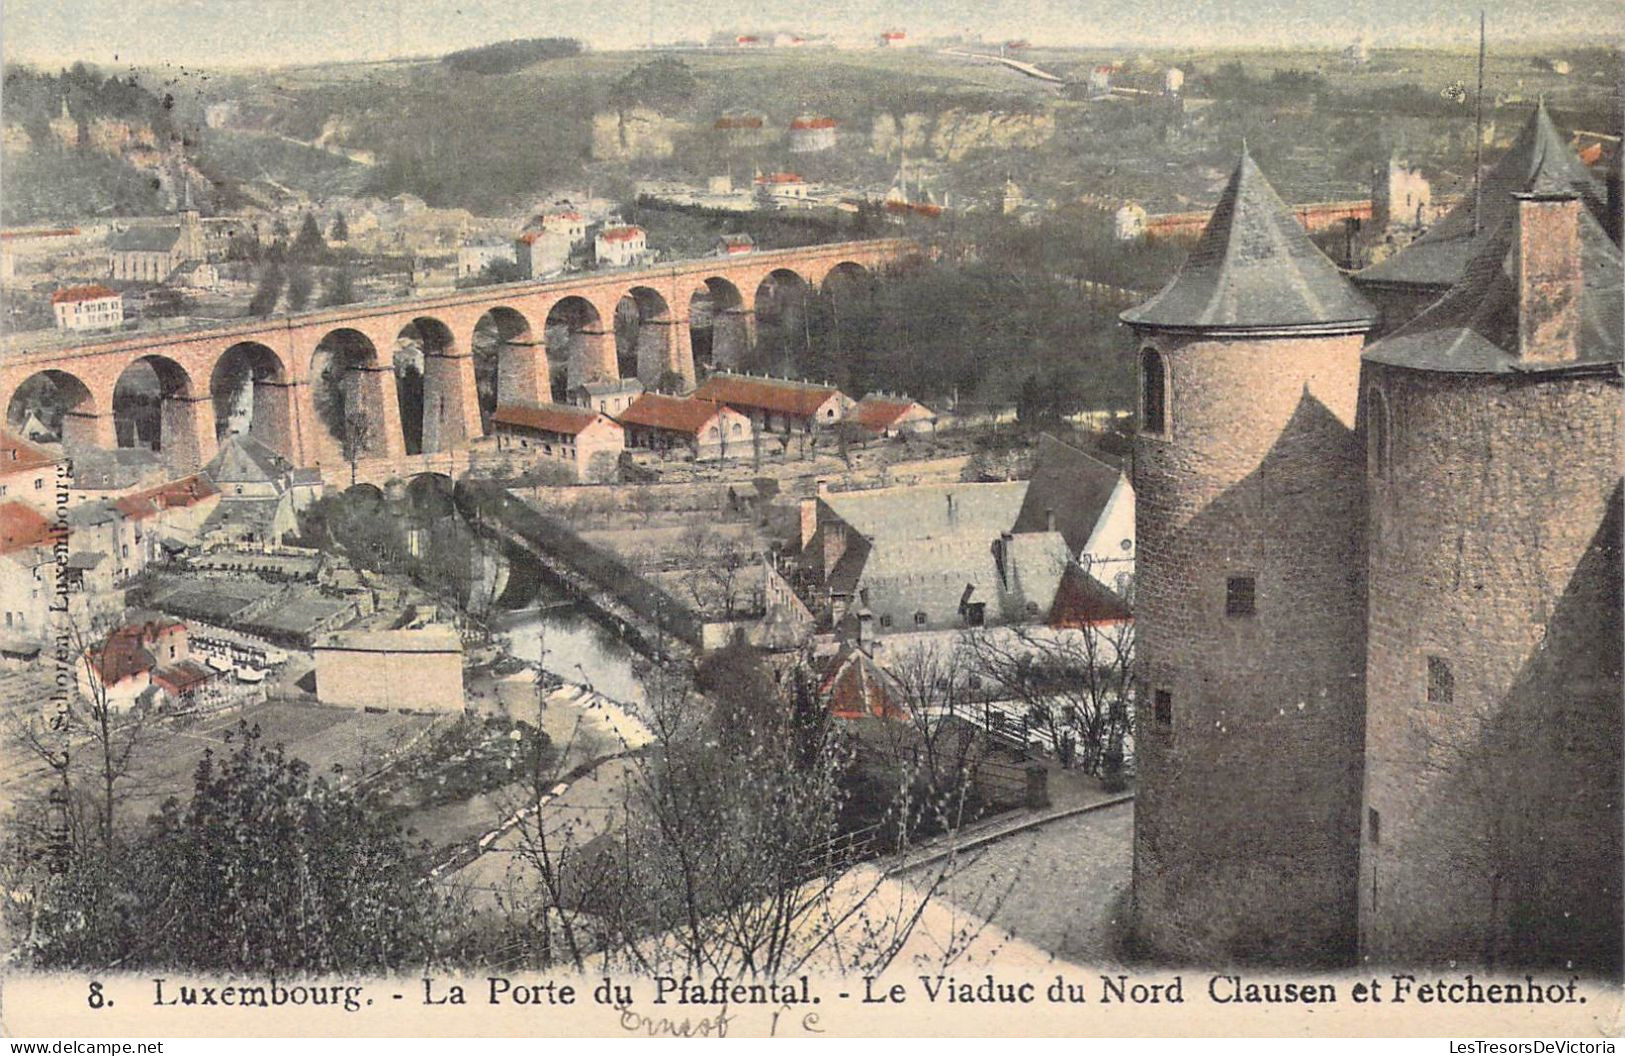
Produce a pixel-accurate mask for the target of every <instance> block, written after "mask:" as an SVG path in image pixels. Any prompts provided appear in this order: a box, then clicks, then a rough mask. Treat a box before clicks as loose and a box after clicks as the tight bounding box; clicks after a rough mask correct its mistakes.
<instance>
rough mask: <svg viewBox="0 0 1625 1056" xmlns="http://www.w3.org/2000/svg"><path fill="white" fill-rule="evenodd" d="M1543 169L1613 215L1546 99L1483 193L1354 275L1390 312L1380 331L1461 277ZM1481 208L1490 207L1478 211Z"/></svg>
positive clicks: (1488, 176)
mask: <svg viewBox="0 0 1625 1056" xmlns="http://www.w3.org/2000/svg"><path fill="white" fill-rule="evenodd" d="M1542 172H1544V173H1546V174H1547V178H1549V179H1553V180H1557V181H1560V182H1562V183H1563V184H1565V185H1566V186H1568V187H1569V188H1570V189H1572V190H1573V191H1574V192H1575V193H1577V194H1578V195H1579V196H1580V200H1581V202H1582V204H1584V205H1585V206H1586V207H1587V208H1588V209H1589V210H1590V211H1591V213H1592V214H1593V215H1594V216H1595V217H1596V218H1597V219H1598V220H1603V219H1604V218H1605V217H1606V216H1607V204H1606V202H1605V200H1604V196H1603V194H1602V193H1601V192H1600V191H1599V190H1598V189H1597V185H1596V183H1595V181H1593V180H1592V178H1591V173H1590V172H1589V171H1587V169H1586V167H1585V165H1584V164H1582V163H1581V161H1580V159H1579V158H1578V157H1576V156H1575V153H1574V151H1573V150H1571V149H1569V145H1568V140H1567V137H1566V136H1564V135H1563V133H1561V132H1559V131H1558V130H1557V126H1556V125H1554V124H1552V118H1551V115H1550V114H1548V113H1547V112H1546V104H1545V103H1544V102H1542V103H1540V104H1539V105H1537V106H1536V107H1535V109H1534V112H1532V113H1531V114H1530V115H1529V120H1528V121H1526V122H1525V123H1524V126H1523V129H1522V131H1520V132H1519V133H1518V138H1517V139H1515V140H1513V143H1512V146H1511V147H1510V148H1508V150H1507V152H1506V153H1505V154H1503V155H1502V156H1501V160H1500V161H1498V162H1496V163H1495V167H1494V168H1493V169H1491V170H1490V171H1488V172H1486V173H1485V174H1484V186H1483V188H1482V191H1481V193H1480V194H1478V195H1474V194H1473V192H1472V190H1471V188H1469V190H1468V193H1467V196H1466V197H1465V198H1463V199H1462V201H1461V202H1460V203H1459V204H1458V205H1457V206H1456V207H1455V208H1454V209H1451V210H1450V212H1448V213H1446V214H1445V215H1444V216H1443V217H1441V218H1440V219H1439V221H1438V222H1437V223H1435V224H1432V225H1431V226H1429V228H1428V229H1427V231H1426V232H1425V233H1424V234H1422V235H1421V236H1420V237H1418V238H1417V239H1415V240H1414V241H1412V242H1411V243H1410V244H1409V245H1407V246H1405V247H1404V248H1402V249H1400V250H1399V251H1398V252H1396V253H1394V254H1393V255H1392V256H1390V257H1388V258H1387V259H1385V260H1382V261H1380V262H1378V263H1376V264H1373V265H1372V266H1371V267H1369V268H1366V269H1365V270H1364V271H1362V272H1360V273H1359V274H1358V275H1356V276H1354V284H1355V285H1356V286H1358V287H1359V288H1360V292H1361V293H1362V294H1364V295H1365V296H1366V297H1367V298H1368V299H1369V300H1370V301H1371V302H1372V303H1373V304H1375V305H1376V306H1377V308H1378V309H1379V311H1380V312H1381V313H1382V320H1381V323H1380V324H1379V326H1378V328H1377V331H1376V336H1380V335H1381V334H1387V333H1391V332H1393V331H1394V330H1397V329H1398V328H1399V327H1401V326H1403V325H1404V324H1405V323H1407V322H1409V321H1410V320H1411V319H1414V318H1416V316H1417V314H1418V313H1420V312H1421V311H1422V309H1424V308H1426V307H1428V306H1429V305H1430V304H1432V303H1433V302H1434V301H1437V300H1438V299H1439V298H1440V297H1442V296H1444V294H1445V292H1446V291H1447V290H1449V289H1450V287H1452V286H1454V285H1455V284H1456V283H1457V282H1460V281H1461V277H1462V275H1463V273H1464V272H1465V271H1466V268H1467V262H1468V261H1469V260H1471V259H1472V258H1473V257H1474V256H1475V255H1476V254H1477V253H1478V251H1479V250H1480V249H1482V248H1483V246H1484V242H1485V240H1487V239H1488V238H1490V237H1491V236H1492V235H1493V234H1494V233H1495V231H1496V229H1497V228H1499V227H1500V226H1501V224H1502V222H1503V221H1505V220H1506V219H1507V217H1508V216H1510V215H1511V214H1512V212H1513V199H1512V195H1513V194H1514V193H1516V192H1518V191H1522V190H1526V189H1528V187H1529V186H1530V185H1531V183H1532V182H1533V181H1534V180H1535V179H1536V178H1537V176H1538V175H1539V174H1540V173H1542ZM1475 203H1476V204H1475ZM1375 209H1376V205H1375V203H1374V204H1373V212H1375ZM1480 209H1482V210H1483V215H1482V216H1477V215H1476V214H1477V213H1478V211H1479V210H1480Z"/></svg>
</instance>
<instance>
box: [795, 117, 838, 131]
mask: <svg viewBox="0 0 1625 1056" xmlns="http://www.w3.org/2000/svg"><path fill="white" fill-rule="evenodd" d="M834 127H835V119H834V118H833V117H798V118H796V119H795V120H794V121H792V122H790V130H791V131H792V132H794V131H799V130H801V129H807V128H834Z"/></svg>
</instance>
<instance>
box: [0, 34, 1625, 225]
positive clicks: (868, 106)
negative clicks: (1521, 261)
mask: <svg viewBox="0 0 1625 1056" xmlns="http://www.w3.org/2000/svg"><path fill="white" fill-rule="evenodd" d="M569 51H570V49H569V48H565V47H563V46H562V45H561V44H559V43H558V42H548V41H539V42H538V41H531V42H508V43H507V44H506V45H502V46H492V47H490V48H482V49H473V50H472V51H470V52H463V53H455V55H454V56H448V57H447V58H446V59H444V60H439V59H424V60H419V61H410V62H407V61H402V62H392V63H370V64H338V65H329V66H311V67H302V68H298V69H286V70H271V71H264V72H260V73H254V74H244V73H230V74H220V73H212V74H209V75H203V74H198V73H196V72H195V71H193V72H192V73H190V74H187V75H186V76H183V77H182V76H174V75H169V76H167V77H164V76H162V75H161V74H160V73H148V74H145V75H132V76H127V77H125V78H123V79H119V78H106V77H102V76H100V75H98V74H96V73H95V71H90V70H86V69H84V68H83V67H76V68H75V70H74V71H69V72H68V73H67V74H64V75H62V77H60V78H58V77H52V76H49V75H42V74H38V73H34V72H32V71H28V70H13V71H11V72H9V73H8V75H7V85H6V88H7V90H6V93H5V100H4V116H5V127H6V139H5V145H6V160H7V162H8V173H7V175H8V181H7V182H8V188H7V196H6V203H5V205H6V213H5V220H6V222H7V223H23V222H33V221H39V220H44V219H49V218H52V217H58V218H69V217H73V216H81V215H85V214H92V215H95V214H119V213H137V212H154V211H160V210H161V209H162V208H163V207H165V202H166V200H167V199H168V196H169V187H168V182H169V181H170V179H171V175H170V174H169V173H170V171H172V170H174V169H175V168H176V167H177V165H178V164H179V162H180V160H182V159H184V160H185V161H186V163H187V164H188V165H189V166H190V167H191V168H192V169H194V170H195V171H196V172H197V173H198V174H199V175H200V176H202V177H206V182H207V183H208V184H209V187H210V188H211V190H212V194H211V195H210V196H209V197H210V198H211V200H210V201H205V202H202V203H200V204H203V205H204V206H205V208H209V207H210V206H211V205H214V206H216V207H221V208H224V207H229V206H230V205H232V204H233V203H241V202H243V201H259V202H264V201H267V200H271V201H274V200H275V199H276V198H277V197H279V196H284V195H286V194H291V193H302V194H306V195H311V196H314V197H322V196H327V195H333V194H371V195H377V196H380V197H389V196H392V195H395V194H398V193H402V192H408V193H411V194H415V195H417V196H419V197H422V198H423V199H425V200H426V201H427V202H428V203H429V204H431V205H435V206H444V207H462V208H466V209H469V210H471V211H473V212H475V213H476V214H483V215H503V214H507V213H509V212H512V211H514V210H516V209H519V208H522V207H524V206H525V205H527V204H528V203H529V202H531V201H533V200H534V199H535V198H536V197H538V196H539V195H541V194H544V193H547V192H549V191H556V190H559V189H564V188H577V189H579V188H584V187H587V186H591V187H592V188H593V189H594V191H595V193H600V194H606V193H607V194H609V195H613V196H620V197H626V196H627V195H629V193H630V190H631V185H632V182H633V181H635V180H637V179H640V178H651V177H652V178H662V179H688V180H701V179H704V178H706V177H709V176H714V175H720V174H721V173H723V172H729V173H731V174H732V175H733V177H734V179H735V180H736V181H739V180H743V179H747V178H748V177H749V176H750V174H751V173H752V172H753V171H756V170H758V169H760V170H764V171H774V170H779V169H785V168H791V169H793V170H794V171H797V172H799V173H800V174H802V175H803V176H805V177H806V178H807V179H809V180H813V181H826V182H829V183H834V184H839V185H842V186H862V187H868V188H870V189H883V188H884V187H885V186H887V185H889V183H890V181H891V180H892V177H893V175H894V174H895V173H896V172H897V169H898V166H899V164H900V163H901V162H902V160H903V159H904V158H905V157H906V158H907V160H908V162H909V164H910V166H911V171H912V173H913V174H914V175H915V176H916V177H917V178H923V179H924V180H925V181H926V182H927V183H928V184H929V185H930V186H931V187H932V188H933V190H935V191H936V192H938V193H939V194H940V193H947V194H951V195H953V196H954V197H955V198H957V199H958V200H959V201H960V202H961V203H964V204H975V203H981V204H983V205H992V204H993V203H994V202H995V201H996V200H997V199H998V196H999V195H1000V194H1001V193H1002V188H1003V186H1004V184H1005V181H1006V180H1007V179H1011V178H1014V179H1015V180H1016V181H1017V182H1018V183H1019V184H1020V186H1021V188H1022V190H1023V191H1024V193H1025V195H1026V196H1027V197H1028V198H1029V199H1031V200H1033V201H1036V202H1039V203H1040V204H1044V205H1047V206H1052V207H1053V206H1059V205H1065V204H1069V203H1079V202H1082V203H1085V204H1087V203H1090V202H1095V203H1101V204H1107V203H1111V202H1113V201H1117V200H1121V199H1123V198H1135V199H1137V200H1139V201H1141V202H1143V203H1144V204H1145V205H1146V206H1147V208H1149V209H1151V210H1153V211H1157V210H1173V209H1181V208H1191V207H1193V206H1195V205H1200V204H1203V203H1206V202H1210V201H1211V200H1212V196H1213V195H1214V194H1215V193H1216V190H1217V187H1218V185H1219V183H1220V182H1221V181H1222V178H1223V175H1224V173H1225V172H1226V171H1228V168H1229V165H1230V159H1231V158H1232V157H1233V156H1234V152H1235V150H1236V148H1237V146H1238V145H1239V143H1240V141H1241V139H1242V138H1244V137H1245V138H1246V140H1247V141H1248V143H1249V145H1250V147H1251V149H1252V151H1253V153H1254V155H1255V157H1257V158H1258V159H1259V161H1260V163H1261V164H1264V165H1266V167H1267V168H1269V170H1270V171H1271V173H1272V178H1273V179H1274V180H1275V182H1276V184H1277V186H1278V187H1279V188H1280V189H1281V191H1282V192H1283V194H1285V195H1286V196H1287V197H1289V198H1292V199H1295V200H1300V201H1310V200H1320V199H1328V198H1338V197H1355V196H1363V195H1364V194H1365V193H1367V179H1368V178H1367V173H1368V172H1369V171H1370V167H1371V165H1372V164H1373V163H1375V162H1376V161H1379V160H1381V159H1383V158H1385V157H1386V156H1387V155H1388V153H1389V152H1391V151H1397V152H1400V153H1402V154H1404V155H1405V156H1406V157H1407V158H1408V160H1410V161H1412V162H1413V163H1417V164H1422V165H1423V166H1424V167H1427V168H1429V169H1430V170H1432V171H1434V172H1437V173H1438V174H1440V176H1441V178H1442V179H1445V180H1446V181H1448V180H1449V179H1451V178H1455V179H1459V178H1460V174H1461V173H1462V172H1463V171H1464V164H1465V163H1467V162H1468V160H1469V159H1470V157H1471V127H1472V126H1471V113H1470V111H1471V108H1470V107H1466V106H1463V105H1461V104H1460V103H1456V102H1452V101H1451V100H1450V99H1448V98H1447V97H1446V96H1445V95H1443V94H1442V93H1441V87H1448V86H1449V85H1450V84H1451V83H1452V82H1453V81H1455V80H1460V79H1462V78H1464V77H1466V78H1468V79H1470V75H1471V60H1470V57H1469V56H1465V55H1461V54H1456V53H1449V52H1420V51H1418V52H1378V53H1376V54H1374V56H1373V61H1372V62H1371V64H1370V65H1369V66H1368V67H1366V68H1364V69H1360V70H1350V69H1347V68H1345V67H1343V66H1342V65H1341V64H1340V63H1339V61H1338V60H1337V57H1336V56H1335V55H1334V54H1332V53H1330V52H1310V51H1304V52H1284V51H1277V52H1256V53H1255V52H1219V53H1209V54H1199V53H1191V52H1181V53H1178V54H1174V53H1170V54H1167V55H1161V56H1146V55H1139V56H1133V57H1123V56H1118V57H1117V59H1118V61H1119V64H1120V65H1121V66H1122V70H1123V72H1122V74H1121V75H1114V76H1120V78H1121V79H1120V82H1118V83H1123V84H1128V85H1135V84H1148V83H1154V81H1155V78H1156V71H1158V70H1159V69H1161V68H1164V67H1166V66H1167V65H1168V64H1170V63H1177V64H1178V65H1180V67H1181V68H1182V69H1183V70H1184V71H1185V75H1186V82H1185V83H1186V91H1185V93H1184V94H1185V97H1184V98H1182V99H1168V98H1162V97H1160V96H1158V95H1157V94H1156V93H1153V92H1142V94H1139V95H1135V94H1132V93H1131V94H1129V95H1126V96H1118V97H1113V98H1110V99H1106V100H1090V99H1088V98H1087V96H1086V93H1085V92H1084V91H1083V89H1082V85H1081V80H1080V79H1081V78H1083V77H1085V76H1086V74H1087V71H1088V70H1089V69H1090V68H1091V66H1092V64H1094V63H1097V62H1100V61H1104V60H1107V59H1111V58H1113V56H1112V55H1111V53H1108V52H1104V51H1100V52H1094V51H1083V50H1072V51H1060V50H1049V51H1045V50H1035V51H1033V52H1032V53H1030V54H1029V55H1028V56H1027V57H1028V58H1029V59H1030V60H1031V61H1033V62H1035V63H1036V64H1038V65H1040V66H1042V67H1043V68H1045V69H1048V70H1054V71H1056V72H1059V73H1061V74H1062V75H1064V76H1067V77H1068V78H1070V79H1071V83H1070V84H1068V85H1067V86H1065V87H1063V88H1056V87H1054V86H1049V85H1045V84H1043V83H1042V82H1039V81H1036V80H1033V79H1031V78H1028V77H1025V76H1022V75H1020V74H1018V73H1015V72H1013V71H1011V70H1009V69H1006V68H1003V67H999V66H996V65H991V64H988V63H985V62H977V61H973V60H971V59H967V58H964V57H960V56H951V55H946V54H940V53H937V52H933V51H928V50H907V49H905V50H885V51H880V50H877V51H852V52H847V51H834V50H827V49H775V50H772V51H763V52H742V51H734V50H707V51H698V50H696V51H682V52H674V53H661V54H651V53H648V52H639V53H593V52H586V53H580V54H570V53H569ZM1569 58H1570V60H1571V63H1572V73H1571V74H1568V75H1558V74H1557V73H1555V72H1552V71H1549V70H1542V69H1538V68H1537V67H1536V65H1535V64H1534V62H1533V61H1532V60H1531V59H1530V58H1529V57H1528V56H1519V55H1513V54H1497V55H1494V56H1492V62H1491V64H1490V70H1489V77H1488V86H1489V89H1490V92H1491V93H1492V95H1491V96H1490V97H1489V98H1488V99H1487V100H1486V102H1487V118H1488V120H1489V122H1490V125H1491V130H1492V136H1495V137H1500V138H1503V139H1504V138H1505V136H1506V135H1509V134H1510V131H1509V130H1511V129H1514V128H1515V127H1516V126H1517V125H1518V124H1519V123H1521V115H1522V114H1523V113H1524V112H1525V111H1526V109H1527V106H1528V105H1529V104H1530V102H1531V101H1532V98H1533V95H1534V93H1535V92H1537V91H1543V92H1545V93H1546V94H1547V96H1548V99H1549V101H1550V102H1551V104H1552V106H1553V108H1554V111H1555V112H1556V115H1557V117H1558V120H1559V121H1560V122H1561V123H1564V124H1568V125H1571V126H1574V127H1583V128H1589V129H1598V130H1603V131H1618V128H1619V125H1620V115H1619V110H1618V103H1617V100H1615V99H1613V98H1612V96H1613V94H1614V93H1613V92H1612V87H1613V80H1612V79H1611V77H1610V76H1609V74H1608V70H1610V69H1617V59H1618V55H1617V52H1613V51H1609V50H1605V49H1592V50H1588V51H1579V52H1575V53H1574V54H1573V55H1571V56H1569ZM532 60H534V61H532ZM1610 63H1615V64H1616V65H1614V66H1610ZM164 72H165V73H167V72H168V71H164ZM1136 78H1138V80H1137V79H1136ZM151 84H156V85H161V86H162V91H161V92H159V91H155V90H152V89H149V88H148V87H146V86H147V85H151ZM64 96H66V97H67V98H69V100H70V108H71V109H72V110H73V113H74V120H75V121H76V122H78V123H80V124H81V125H82V126H83V129H84V132H85V136H89V135H90V133H91V131H92V129H94V128H100V129H102V130H103V132H104V133H106V135H104V136H103V139H106V138H107V135H111V136H112V138H115V139H116V138H118V136H119V135H120V134H121V133H119V132H118V128H119V127H120V123H122V124H123V125H124V126H128V129H129V134H128V136H126V137H125V139H126V142H125V143H123V144H122V145H120V146H119V147H118V148H117V149H105V147H95V148H87V147H82V146H81V147H74V148H69V147H67V146H66V145H65V141H64V139H63V137H62V136H61V135H59V134H57V133H56V132H53V130H52V127H51V122H52V119H53V117H57V116H59V115H58V114H57V110H58V109H59V106H60V102H61V99H62V98H63V97H64ZM801 115H818V116H828V117H831V118H833V119H834V120H835V121H836V122H837V132H836V135H837V144H836V147H835V148H834V149H832V150H826V151H822V152H818V153H811V154H807V153H802V154H796V153H792V152H791V151H790V149H789V141H788V134H787V129H788V126H789V124H790V122H791V121H792V120H794V119H795V118H796V117H798V116H801ZM735 118H744V119H745V120H746V122H747V123H748V122H759V127H758V128H755V129H754V130H749V129H747V130H745V131H741V130H740V129H739V128H737V127H735V128H727V127H724V128H719V127H718V122H719V121H722V122H723V123H724V124H725V125H726V123H727V122H728V121H729V120H733V119H735ZM85 136H81V137H79V138H80V139H81V141H83V140H84V139H85ZM149 140H150V142H151V144H152V146H151V147H150V148H148V147H145V146H143V144H144V143H145V142H147V141H149ZM143 151H145V152H146V153H143ZM1450 174H1454V177H1452V176H1451V175H1450ZM154 179H156V180H158V185H157V186H153V184H152V181H153V180H154ZM1445 189H1446V190H1447V191H1448V190H1450V189H1453V188H1450V187H1448V186H1447V187H1446V188H1445Z"/></svg>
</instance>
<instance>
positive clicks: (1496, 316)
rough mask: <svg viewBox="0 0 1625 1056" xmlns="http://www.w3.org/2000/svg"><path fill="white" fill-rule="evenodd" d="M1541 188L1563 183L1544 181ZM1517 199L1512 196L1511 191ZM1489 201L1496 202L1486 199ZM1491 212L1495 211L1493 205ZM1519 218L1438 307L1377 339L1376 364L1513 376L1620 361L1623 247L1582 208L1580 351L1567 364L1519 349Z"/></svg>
mask: <svg viewBox="0 0 1625 1056" xmlns="http://www.w3.org/2000/svg"><path fill="white" fill-rule="evenodd" d="M1536 182H1537V186H1536V187H1534V188H1531V190H1533V191H1535V192H1536V193H1540V192H1546V191H1550V190H1553V189H1555V184H1556V181H1552V180H1549V179H1542V180H1538V181H1536ZM1507 198H1508V200H1509V201H1510V200H1512V198H1511V195H1508V196H1507ZM1486 205H1488V203H1487V202H1486ZM1485 211H1486V212H1488V209H1486V210H1485ZM1517 232H1518V224H1517V216H1516V214H1514V215H1511V216H1506V217H1504V218H1503V219H1502V220H1501V222H1500V224H1499V225H1498V226H1497V227H1496V229H1495V230H1494V231H1492V232H1491V233H1490V236H1489V238H1488V239H1487V240H1485V243H1484V246H1483V248H1482V249H1481V250H1480V252H1479V253H1478V255H1477V256H1475V257H1474V258H1473V259H1472V260H1471V261H1469V262H1468V265H1467V269H1466V274H1465V275H1464V276H1463V277H1462V280H1461V282H1460V283H1458V284H1457V285H1456V286H1454V287H1453V288H1452V289H1451V290H1450V292H1449V293H1447V294H1445V295H1444V296H1443V297H1442V298H1440V299H1439V300H1438V301H1437V302H1435V303H1434V304H1433V306H1432V307H1430V308H1428V309H1427V310H1426V311H1424V312H1423V313H1422V314H1421V315H1419V316H1417V317H1416V318H1415V319H1412V320H1411V321H1410V322H1409V323H1407V324H1405V325H1404V326H1402V327H1400V328H1399V329H1398V330H1396V331H1394V332H1393V333H1392V334H1389V335H1388V336H1387V337H1385V338H1383V339H1382V340H1381V341H1377V342H1375V343H1373V344H1372V345H1371V346H1370V347H1369V348H1367V349H1366V350H1365V356H1364V358H1365V359H1367V360H1370V361H1371V362H1373V363H1384V364H1388V365H1390V366H1398V367H1410V368H1412V369H1414V370H1437V371H1446V372H1449V373H1458V374H1511V373H1514V372H1516V373H1533V372H1544V371H1561V370H1572V369H1575V368H1576V367H1590V366H1595V365H1597V364H1604V363H1619V362H1620V361H1621V358H1622V354H1621V341H1622V336H1621V335H1622V334H1625V271H1622V270H1621V265H1620V251H1619V247H1618V246H1616V245H1614V243H1613V240H1612V239H1610V238H1609V237H1608V234H1607V232H1605V231H1604V230H1603V229H1602V225H1601V224H1599V223H1597V221H1596V219H1595V218H1594V217H1593V216H1592V215H1591V213H1590V212H1589V211H1587V210H1586V209H1584V208H1582V209H1581V210H1580V273H1581V279H1582V282H1583V284H1584V285H1583V286H1582V287H1581V290H1580V333H1579V335H1578V341H1579V356H1578V358H1577V359H1574V360H1570V361H1566V362H1556V363H1554V362H1529V361H1525V360H1523V359H1521V358H1520V357H1519V354H1518V285H1517V261H1516V254H1517V246H1516V241H1517Z"/></svg>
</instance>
